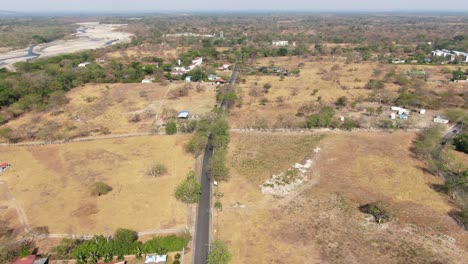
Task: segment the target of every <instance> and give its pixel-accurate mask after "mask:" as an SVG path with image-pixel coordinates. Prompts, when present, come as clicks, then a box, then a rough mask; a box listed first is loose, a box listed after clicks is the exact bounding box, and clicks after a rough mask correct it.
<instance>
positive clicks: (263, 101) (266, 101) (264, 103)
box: [260, 97, 268, 105]
mask: <svg viewBox="0 0 468 264" xmlns="http://www.w3.org/2000/svg"><path fill="white" fill-rule="evenodd" d="M267 103H268V99H267V98H265V97H263V98H262V99H260V105H266V104H267Z"/></svg>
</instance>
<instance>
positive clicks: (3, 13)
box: [0, 10, 22, 16]
mask: <svg viewBox="0 0 468 264" xmlns="http://www.w3.org/2000/svg"><path fill="white" fill-rule="evenodd" d="M18 15H22V13H20V12H15V11H8V10H0V16H18Z"/></svg>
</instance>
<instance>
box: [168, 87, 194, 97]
mask: <svg viewBox="0 0 468 264" xmlns="http://www.w3.org/2000/svg"><path fill="white" fill-rule="evenodd" d="M188 94H189V86H187V85H184V86H183V87H179V88H176V89H174V90H171V91H170V92H169V94H168V97H169V99H173V100H174V99H177V98H180V97H184V96H187V95H188Z"/></svg>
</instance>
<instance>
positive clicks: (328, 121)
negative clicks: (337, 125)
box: [306, 106, 335, 128]
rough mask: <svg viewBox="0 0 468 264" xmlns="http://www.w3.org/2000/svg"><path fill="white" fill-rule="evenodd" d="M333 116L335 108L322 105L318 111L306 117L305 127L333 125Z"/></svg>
mask: <svg viewBox="0 0 468 264" xmlns="http://www.w3.org/2000/svg"><path fill="white" fill-rule="evenodd" d="M334 117H335V110H334V109H333V108H332V107H330V106H324V107H322V108H321V109H320V111H319V113H317V114H312V115H310V116H308V117H307V120H306V124H307V127H309V128H312V127H329V126H332V125H334V120H333V118H334Z"/></svg>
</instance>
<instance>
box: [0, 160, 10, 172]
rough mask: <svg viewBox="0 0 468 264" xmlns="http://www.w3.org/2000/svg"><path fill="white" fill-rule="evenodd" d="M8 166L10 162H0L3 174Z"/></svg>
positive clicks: (0, 170) (0, 169)
mask: <svg viewBox="0 0 468 264" xmlns="http://www.w3.org/2000/svg"><path fill="white" fill-rule="evenodd" d="M8 168H10V164H8V163H5V162H4V163H0V174H2V173H3V172H4V171H6V170H7V169H8Z"/></svg>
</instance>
